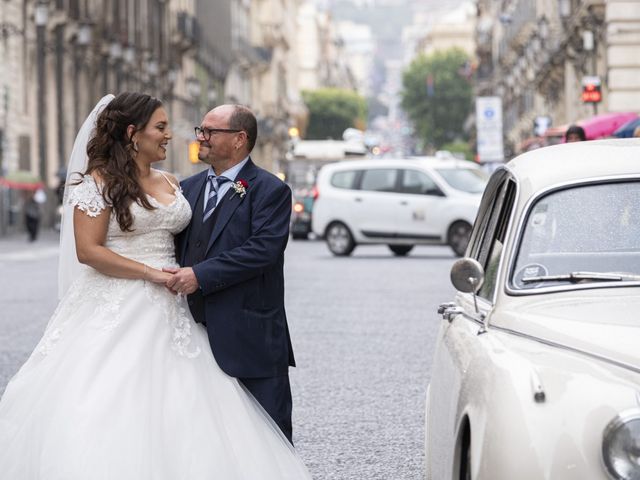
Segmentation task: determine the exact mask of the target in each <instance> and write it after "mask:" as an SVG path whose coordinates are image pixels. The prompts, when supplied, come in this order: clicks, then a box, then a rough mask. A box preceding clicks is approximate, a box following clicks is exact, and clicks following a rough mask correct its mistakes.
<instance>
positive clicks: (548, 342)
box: [489, 324, 640, 373]
mask: <svg viewBox="0 0 640 480" xmlns="http://www.w3.org/2000/svg"><path fill="white" fill-rule="evenodd" d="M491 330H497V331H499V332H503V333H506V334H510V335H514V336H516V337H520V338H525V339H527V340H533V341H534V342H538V343H542V344H543V345H547V346H549V347H555V348H560V349H562V350H567V351H569V352H573V353H579V354H581V355H585V356H587V357H590V358H593V359H596V360H600V361H602V362H605V363H609V364H611V365H615V366H617V367H620V368H625V369H627V370H631V371H632V372H635V373H640V367H636V366H635V365H631V364H628V363H624V362H620V361H618V360H614V359H613V358H609V357H605V356H603V355H598V354H596V353H592V352H589V351H587V350H582V349H579V348H575V347H570V346H569V345H565V344H563V343H558V342H554V341H552V340H547V339H545V338H540V337H536V336H534V335H529V334H528V333H523V332H518V331H517V330H512V329H510V328H506V327H499V326H497V325H493V324H491V325H489V331H491Z"/></svg>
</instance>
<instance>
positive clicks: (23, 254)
mask: <svg viewBox="0 0 640 480" xmlns="http://www.w3.org/2000/svg"><path fill="white" fill-rule="evenodd" d="M59 249H60V247H57V246H55V247H46V248H38V249H37V250H21V251H19V252H9V253H0V262H25V261H26V262H28V261H34V260H42V259H45V258H52V257H56V256H58V250H59Z"/></svg>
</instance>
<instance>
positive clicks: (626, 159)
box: [426, 139, 640, 480]
mask: <svg viewBox="0 0 640 480" xmlns="http://www.w3.org/2000/svg"><path fill="white" fill-rule="evenodd" d="M451 280H452V282H453V284H454V286H455V287H456V289H457V290H458V293H457V294H456V296H455V298H454V299H453V301H452V302H450V303H445V304H443V305H441V306H440V310H439V313H440V314H441V315H442V320H441V323H440V329H439V334H438V339H437V346H436V351H435V354H434V362H433V367H432V370H431V372H432V376H431V381H430V385H429V388H428V391H427V406H426V410H427V411H426V472H427V478H428V479H431V480H459V479H473V480H534V479H535V480H542V479H554V480H587V479H588V480H594V479H603V480H604V479H640V139H629V140H603V141H594V142H581V143H573V144H567V145H558V146H554V147H548V148H543V149H540V150H535V151H532V152H528V153H526V154H524V155H521V156H519V157H517V158H516V159H514V160H513V161H511V162H509V163H508V164H506V165H505V166H503V167H501V168H500V169H499V170H497V171H496V172H495V173H494V174H493V176H492V177H491V180H490V182H489V184H488V185H487V188H486V190H485V193H484V196H483V198H482V202H481V205H480V209H479V211H478V216H477V219H476V221H475V225H474V227H473V231H472V234H471V239H470V243H469V246H468V248H467V251H466V256H465V257H464V258H462V259H460V260H458V261H457V262H456V263H455V264H454V266H453V268H452V271H451Z"/></svg>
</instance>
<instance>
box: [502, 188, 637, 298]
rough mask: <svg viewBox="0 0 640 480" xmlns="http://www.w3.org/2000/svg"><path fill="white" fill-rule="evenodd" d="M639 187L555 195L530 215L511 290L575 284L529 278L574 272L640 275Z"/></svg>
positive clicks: (568, 191) (577, 190)
mask: <svg viewBox="0 0 640 480" xmlns="http://www.w3.org/2000/svg"><path fill="white" fill-rule="evenodd" d="M639 239H640V182H637V181H636V182H610V183H600V184H588V185H580V186H577V187H576V186H573V187H571V188H565V189H562V190H556V191H554V192H551V193H549V194H547V195H545V196H544V197H542V198H540V199H538V200H537V201H536V202H535V203H534V204H533V205H532V206H531V208H530V209H529V212H528V213H527V218H526V222H525V224H524V230H523V233H522V235H521V241H520V244H519V248H518V253H517V257H516V263H515V268H514V276H513V278H512V283H511V285H512V286H513V287H514V288H517V289H523V290H526V289H534V288H539V287H540V286H545V287H547V286H558V285H567V286H569V285H572V284H575V283H576V282H571V281H567V280H561V281H556V282H553V281H551V282H544V283H538V282H527V281H523V279H526V278H527V277H540V276H549V275H567V274H571V273H575V272H595V273H615V272H618V273H620V272H621V273H628V274H633V275H638V274H640V240H639Z"/></svg>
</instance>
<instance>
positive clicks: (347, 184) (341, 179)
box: [331, 170, 357, 188]
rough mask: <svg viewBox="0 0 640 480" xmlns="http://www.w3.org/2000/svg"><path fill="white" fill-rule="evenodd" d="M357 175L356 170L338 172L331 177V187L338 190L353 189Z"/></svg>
mask: <svg viewBox="0 0 640 480" xmlns="http://www.w3.org/2000/svg"><path fill="white" fill-rule="evenodd" d="M356 173H357V172H356V170H347V171H345V172H336V173H334V174H333V175H332V176H331V185H333V186H334V187H336V188H353V183H354V180H355V178H356Z"/></svg>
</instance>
